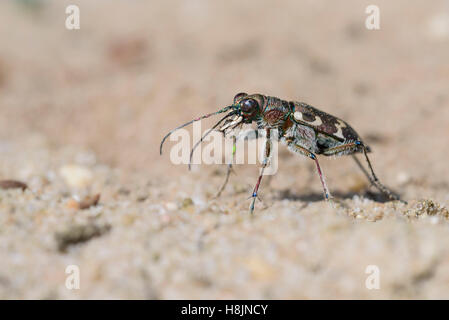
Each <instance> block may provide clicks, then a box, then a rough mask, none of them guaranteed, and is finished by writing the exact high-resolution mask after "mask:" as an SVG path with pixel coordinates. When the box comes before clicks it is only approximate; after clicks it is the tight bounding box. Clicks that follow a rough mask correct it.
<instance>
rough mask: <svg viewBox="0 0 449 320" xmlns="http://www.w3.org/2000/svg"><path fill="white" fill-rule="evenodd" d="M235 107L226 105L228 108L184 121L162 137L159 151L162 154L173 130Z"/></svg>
mask: <svg viewBox="0 0 449 320" xmlns="http://www.w3.org/2000/svg"><path fill="white" fill-rule="evenodd" d="M233 107H234V106H228V107H226V108H223V109H221V110H218V111H217V112H213V113H209V114H206V115H204V116H201V117H199V118H196V119H193V120H192V121H189V122H187V123H184V124H183V125H182V126H179V127H177V128H175V129H173V130H171V131H170V132H169V133H167V134H166V135H165V137H164V138H163V139H162V141H161V145H160V147H159V153H160V154H161V155H162V147H163V145H164V142H165V140H167V138H168V137H169V136H170V135H171V134H172V133H173V132H175V131H176V130H179V129H182V128H184V127H187V126H188V125H189V124H192V123H194V122H195V121H199V120H202V119H206V118H209V117H211V116H214V115H216V114H219V113H223V112H226V111H228V110H229V109H231V108H233Z"/></svg>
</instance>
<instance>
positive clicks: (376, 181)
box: [353, 145, 407, 204]
mask: <svg viewBox="0 0 449 320" xmlns="http://www.w3.org/2000/svg"><path fill="white" fill-rule="evenodd" d="M362 147H363V154H364V156H365V159H366V162H367V163H368V167H369V170H370V172H371V175H369V174H368V173H367V172H366V170H365V169H364V168H363V166H362V164H361V163H360V161H359V160H358V159H357V158H356V157H355V156H354V155H353V158H354V160H355V162H356V163H357V165H358V166H359V167H360V168H361V169H362V171H363V172H364V173H365V175H366V176H367V177H368V179H369V180H370V181H371V183H372V184H373V185H374V186H375V187H376V188H377V189H378V190H379V191H380V192H382V193H383V194H384V195H385V196H387V197H388V199H390V200H398V201H401V202H402V203H405V204H407V201H404V200H401V199H400V198H399V197H398V196H397V195H395V194H394V193H393V192H392V191H391V190H390V189H388V188H387V187H386V186H384V185H383V184H382V183H381V182H380V180H379V179H378V178H377V176H376V174H375V173H374V169H373V166H372V165H371V161H370V159H369V158H368V150H367V149H366V148H365V146H363V145H362Z"/></svg>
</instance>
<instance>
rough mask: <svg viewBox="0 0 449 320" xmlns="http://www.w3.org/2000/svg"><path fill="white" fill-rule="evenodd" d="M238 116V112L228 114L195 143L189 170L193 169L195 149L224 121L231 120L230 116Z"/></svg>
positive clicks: (191, 152)
mask: <svg viewBox="0 0 449 320" xmlns="http://www.w3.org/2000/svg"><path fill="white" fill-rule="evenodd" d="M235 114H237V112H235V111H233V112H230V113H228V114H227V115H225V116H224V117H223V118H221V119H220V120H219V121H218V122H217V123H216V124H214V125H213V127H212V128H210V129H209V130H207V131H206V133H205V134H204V135H203V136H202V137H201V139H200V140H199V141H197V142H196V143H195V145H194V146H193V148H192V150H191V151H190V160H189V170H190V169H191V168H192V158H193V152H194V151H195V149H196V148H197V147H198V146H199V145H200V144H201V142H203V140H204V139H205V138H206V137H207V136H208V135H209V134H210V133H211V132H212V131H213V130H214V129H215V128H217V127H218V126H219V125H220V124H221V123H222V122H223V121H224V120H226V119H227V118H229V117H230V116H233V115H235Z"/></svg>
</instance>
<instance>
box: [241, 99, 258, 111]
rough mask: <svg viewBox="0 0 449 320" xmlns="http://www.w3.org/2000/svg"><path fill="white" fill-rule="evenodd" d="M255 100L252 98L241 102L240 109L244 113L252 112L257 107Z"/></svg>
mask: <svg viewBox="0 0 449 320" xmlns="http://www.w3.org/2000/svg"><path fill="white" fill-rule="evenodd" d="M257 105H258V104H257V101H256V100H254V99H248V100H245V101H243V103H242V111H243V112H244V113H252V112H254V110H256V108H257Z"/></svg>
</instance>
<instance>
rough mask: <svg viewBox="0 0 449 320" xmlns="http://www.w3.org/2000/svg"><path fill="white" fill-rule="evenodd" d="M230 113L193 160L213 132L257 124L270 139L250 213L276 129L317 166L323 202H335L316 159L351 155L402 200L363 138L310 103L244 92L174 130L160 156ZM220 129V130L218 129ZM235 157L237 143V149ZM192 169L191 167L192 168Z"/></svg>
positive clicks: (375, 181) (290, 146) (284, 140)
mask: <svg viewBox="0 0 449 320" xmlns="http://www.w3.org/2000/svg"><path fill="white" fill-rule="evenodd" d="M225 112H228V113H227V114H226V115H225V116H224V117H223V118H222V119H221V120H219V121H218V122H217V123H216V124H215V125H214V126H213V127H212V128H210V129H209V130H208V131H207V132H206V133H205V134H204V135H203V136H202V137H201V140H200V141H198V142H197V144H196V145H195V146H194V147H193V148H192V151H191V154H190V156H191V158H192V155H193V151H194V150H195V148H196V147H197V146H198V145H199V144H200V143H201V142H202V141H203V139H204V138H205V136H207V135H208V134H209V133H210V132H211V131H213V130H219V131H221V132H223V133H224V134H225V135H226V133H227V132H228V131H229V130H233V129H235V128H236V127H238V126H241V125H243V124H250V123H256V124H257V128H258V129H259V130H264V131H265V135H266V137H267V140H266V145H265V154H264V160H263V162H262V167H261V170H260V174H259V177H258V179H257V182H256V184H255V186H254V189H253V192H252V194H251V198H252V201H251V205H250V212H251V213H252V212H253V211H254V204H255V201H256V198H257V195H258V192H259V187H260V183H261V181H262V177H263V171H264V169H265V168H266V167H267V165H268V161H269V158H270V156H271V151H272V148H271V145H270V138H271V133H272V132H273V131H274V129H276V132H277V133H278V135H279V136H278V137H277V138H278V139H279V140H280V142H281V143H283V144H284V145H286V146H287V148H288V149H289V150H290V151H292V152H294V153H297V154H300V155H304V156H306V157H308V158H310V159H312V160H313V161H314V162H315V165H316V168H317V172H318V175H319V177H320V181H321V184H322V187H323V192H324V198H325V200H327V201H330V200H331V199H332V196H331V193H330V192H329V188H328V186H327V183H326V181H325V179H324V175H323V172H322V170H321V167H320V164H319V162H318V157H317V155H323V156H342V155H352V157H353V158H354V160H355V161H356V163H357V165H358V166H359V168H360V169H361V170H362V171H363V172H364V174H365V175H366V176H367V178H368V179H369V180H370V181H371V183H372V184H373V185H374V186H375V187H376V188H377V189H378V190H379V191H380V192H382V193H383V194H384V195H385V196H386V197H388V199H390V200H399V201H402V202H404V203H406V202H405V201H403V200H400V198H399V197H398V196H397V195H395V194H394V193H393V192H391V191H390V190H389V189H388V188H387V187H386V186H385V185H383V184H382V183H381V182H380V181H379V179H378V178H377V175H376V174H375V173H374V169H373V166H372V164H371V161H370V159H369V157H368V153H369V152H371V149H370V147H369V146H367V145H366V144H365V143H364V142H363V140H362V139H361V138H360V136H359V134H358V133H357V132H356V131H355V130H354V129H353V128H352V127H351V126H350V125H349V124H348V123H347V122H345V121H343V120H342V119H340V118H337V117H335V116H333V115H330V114H328V113H326V112H323V111H321V110H319V109H317V108H315V107H313V106H311V105H309V104H307V103H304V102H296V101H286V100H282V99H279V98H276V97H270V96H265V95H262V94H258V93H256V94H247V93H244V92H241V93H238V94H237V95H235V97H234V100H233V104H232V105H230V106H227V107H225V108H222V109H220V110H218V111H216V112H213V113H210V114H207V115H204V116H201V117H199V118H196V119H193V120H191V121H189V122H187V123H185V124H183V125H181V126H179V127H177V128H175V129H173V130H171V131H170V132H169V133H168V134H167V135H166V136H165V137H164V138H163V139H162V141H161V144H160V154H162V147H163V144H164V142H165V140H166V139H167V138H168V137H169V136H170V135H171V134H172V133H173V132H174V131H176V130H178V129H181V128H183V127H185V126H187V125H190V124H191V123H193V122H195V121H199V120H201V119H205V118H208V117H211V116H213V115H217V114H220V113H225ZM217 128H218V129H217ZM233 152H234V153H235V139H234V149H233ZM356 153H362V154H363V155H364V157H365V160H366V162H367V164H368V168H369V171H370V174H369V173H368V172H367V171H366V170H365V168H364V167H363V166H362V164H361V163H360V162H359V160H358V159H357V158H356V157H355V154H356ZM189 168H190V165H189ZM231 168H232V164H229V165H228V172H227V176H226V180H225V183H224V184H223V186H222V187H221V188H220V191H219V193H218V195H219V194H220V193H221V191H222V190H223V189H224V187H225V186H226V183H227V182H228V179H229V173H230V171H231Z"/></svg>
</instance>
